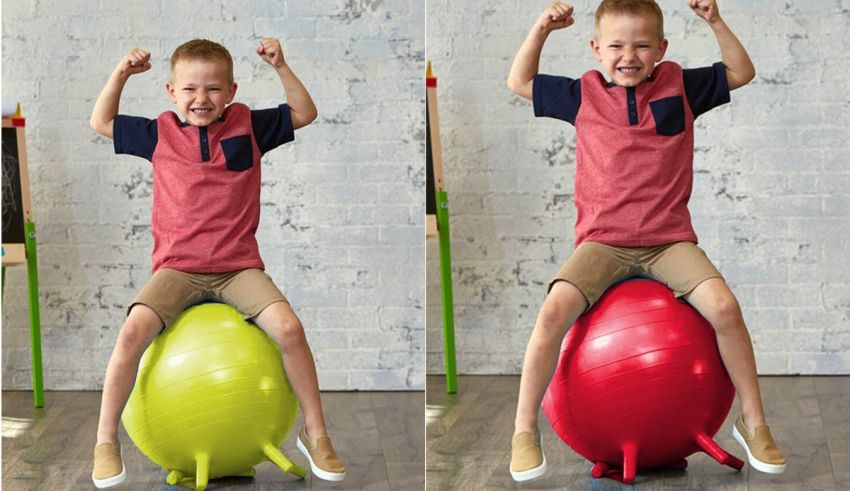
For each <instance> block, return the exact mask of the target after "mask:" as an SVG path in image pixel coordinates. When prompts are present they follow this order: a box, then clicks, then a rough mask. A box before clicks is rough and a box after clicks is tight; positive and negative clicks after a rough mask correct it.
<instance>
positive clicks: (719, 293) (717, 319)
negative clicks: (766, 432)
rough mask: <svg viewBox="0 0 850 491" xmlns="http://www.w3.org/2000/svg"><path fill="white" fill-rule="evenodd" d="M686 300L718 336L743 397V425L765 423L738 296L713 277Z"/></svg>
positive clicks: (739, 392) (726, 360)
mask: <svg viewBox="0 0 850 491" xmlns="http://www.w3.org/2000/svg"><path fill="white" fill-rule="evenodd" d="M685 299H686V300H687V301H688V302H689V303H690V304H691V305H693V306H694V308H696V309H697V310H698V311H699V312H700V314H702V315H703V317H705V318H706V319H708V322H710V323H711V325H712V326H713V327H714V330H715V332H716V333H717V345H718V347H719V348H720V357H721V358H722V359H723V364H724V365H725V366H726V371H728V372H729V377H730V378H731V379H732V385H734V386H735V391H736V392H737V393H738V397H740V398H741V411H742V412H743V416H744V424H746V425H747V426H748V427H750V428H755V427H757V426H760V425H763V424H766V423H765V419H764V407H763V406H762V401H761V392H760V391H759V381H758V375H757V373H756V359H755V355H754V354H753V343H752V341H751V340H750V334H749V332H748V331H747V326H746V325H745V324H744V315H743V314H742V313H741V307H740V306H739V305H738V300H737V299H736V298H735V295H734V294H733V293H732V291H731V290H730V289H729V287H728V286H727V285H726V282H725V281H723V280H722V279H720V278H710V279H708V280H705V281H703V282H702V283H700V284H699V285H698V286H697V287H696V288H695V289H694V291H692V292H691V293H689V294H688V295H687V296H686V297H685Z"/></svg>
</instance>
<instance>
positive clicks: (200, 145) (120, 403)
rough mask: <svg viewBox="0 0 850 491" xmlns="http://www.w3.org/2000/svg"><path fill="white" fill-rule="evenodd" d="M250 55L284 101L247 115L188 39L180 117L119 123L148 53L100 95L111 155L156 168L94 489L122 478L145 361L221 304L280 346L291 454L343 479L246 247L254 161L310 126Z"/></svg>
mask: <svg viewBox="0 0 850 491" xmlns="http://www.w3.org/2000/svg"><path fill="white" fill-rule="evenodd" d="M256 51H257V54H258V55H259V56H260V57H261V58H262V59H263V60H264V61H266V62H267V63H268V64H269V65H271V66H272V67H273V69H274V70H275V71H276V72H277V74H278V76H279V77H280V80H281V82H282V84H283V89H284V92H285V93H286V98H287V103H286V104H281V105H280V106H278V107H276V108H271V109H263V110H251V109H249V108H248V107H247V106H245V105H243V104H239V103H233V104H231V103H232V102H233V99H234V97H235V95H236V89H237V85H236V83H235V82H234V80H233V60H232V58H231V56H230V53H229V52H228V51H227V50H226V49H225V48H224V47H223V46H221V45H219V44H217V43H214V42H211V41H207V40H200V39H196V40H193V41H189V42H188V43H185V44H183V45H181V46H180V47H178V48H177V49H176V50H175V51H174V54H173V55H172V57H171V77H170V80H169V81H168V83H167V84H166V90H167V92H168V96H169V98H170V99H171V100H172V102H173V103H174V104H175V105H176V107H177V111H178V112H179V113H180V115H181V116H183V118H184V120H183V121H181V120H180V118H179V116H178V115H177V114H175V113H174V112H171V111H169V112H165V113H162V114H161V115H160V116H159V117H158V118H156V119H153V120H151V119H147V118H143V117H136V116H126V115H120V114H118V104H119V101H120V98H121V92H122V90H123V88H124V85H125V84H126V82H127V80H128V79H129V77H130V76H132V75H135V74H139V73H143V72H145V71H147V70H149V69H150V67H151V63H150V57H151V54H150V53H149V52H147V51H144V50H141V49H133V50H131V51H130V52H129V53H128V54H127V55H126V56H124V58H122V60H121V61H120V62H119V64H118V66H117V67H116V68H115V69H114V70H113V72H112V75H111V76H110V78H109V80H108V81H107V83H106V86H105V87H104V88H103V91H102V92H101V94H100V96H99V97H98V99H97V102H96V103H95V107H94V110H93V112H92V116H91V127H92V128H93V129H94V130H95V131H97V132H98V133H100V134H101V135H103V136H105V137H107V138H112V139H114V145H115V152H116V153H123V154H130V155H135V156H138V157H142V158H145V159H147V160H149V161H151V163H152V164H153V176H154V177H153V183H154V184H153V213H152V217H151V225H152V226H151V231H152V234H153V238H154V248H153V256H152V263H153V266H152V270H153V276H152V277H151V279H150V281H149V282H148V283H147V284H146V285H145V287H144V288H142V290H141V292H140V293H139V294H138V295H137V296H136V298H135V300H134V301H133V302H132V303H131V304H130V306H129V308H128V314H127V318H126V320H125V321H124V324H123V325H122V326H121V330H120V331H119V334H118V339H117V341H116V343H115V349H114V351H113V353H112V356H111V357H110V359H109V364H108V366H107V369H106V376H105V379H104V386H103V396H102V399H101V408H100V419H99V422H98V429H97V443H96V446H95V450H94V465H93V470H92V480H93V481H94V484H95V486H97V487H98V488H104V487H110V486H115V485H117V484H120V483H121V482H123V481H124V480H125V479H126V469H125V467H124V464H123V462H122V458H121V451H120V445H119V443H118V418H119V417H120V415H121V412H122V411H123V409H124V406H125V404H126V403H127V399H128V397H129V396H130V392H131V391H132V389H133V383H134V380H135V376H136V371H137V370H138V365H139V361H140V359H141V356H142V353H143V352H144V351H145V349H146V348H147V347H148V345H150V343H151V342H152V341H153V339H154V338H155V337H156V335H157V334H159V333H160V331H162V330H163V329H165V328H167V327H168V326H169V325H170V324H171V323H172V322H173V321H174V320H175V318H176V317H177V316H178V315H179V314H180V312H182V311H183V310H184V309H185V308H187V307H189V306H191V305H193V304H195V303H198V302H201V301H204V300H208V299H209V300H218V301H222V302H225V303H228V304H230V305H233V306H234V307H235V308H236V309H237V310H239V311H240V312H241V313H242V314H243V315H244V317H245V318H246V319H250V320H252V321H253V322H254V323H255V324H256V325H257V326H259V327H260V328H261V329H263V330H264V331H265V332H266V333H268V334H269V336H270V337H271V338H272V339H273V340H274V341H275V342H277V344H278V346H279V347H280V350H281V352H282V353H283V355H284V356H283V365H284V367H285V369H286V372H287V374H288V377H289V381H290V383H291V385H292V388H293V390H294V392H295V395H296V396H297V398H298V400H299V402H300V404H301V408H302V410H303V413H304V428H303V429H302V430H301V432H300V433H299V435H298V439H297V446H298V448H299V449H300V450H301V451H302V453H304V455H305V457H306V458H307V459H308V461H309V462H310V469H311V471H312V473H313V474H314V475H316V476H318V477H320V478H322V479H327V480H333V481H339V480H342V479H343V478H344V477H345V467H344V466H343V465H342V463H341V462H340V460H339V459H338V457H337V456H336V453H335V451H334V449H333V446H332V445H331V441H330V438H329V437H328V436H327V430H326V428H325V421H324V413H323V411H322V403H321V399H320V396H319V385H318V379H317V375H316V367H315V364H314V362H313V355H312V352H311V350H310V347H309V345H308V344H307V338H306V336H305V334H304V329H303V327H302V325H301V322H300V321H299V319H298V317H297V316H296V315H295V313H294V312H293V311H292V308H291V307H290V305H289V303H288V301H287V300H286V297H284V296H283V294H282V293H281V292H280V290H279V289H278V288H277V286H276V285H275V284H274V282H273V281H272V279H271V278H270V277H269V276H268V275H267V274H266V273H265V272H264V271H263V269H264V264H263V261H262V259H261V258H260V253H259V249H258V245H257V240H256V238H255V232H256V230H257V226H258V224H259V217H260V157H261V156H262V155H263V154H264V153H266V152H268V151H270V150H272V149H274V148H276V147H278V146H280V145H283V144H285V143H288V142H290V141H292V140H293V139H294V138H295V133H294V131H295V130H296V129H298V128H301V127H303V126H306V125H307V124H309V123H310V122H312V121H313V120H314V119H315V118H316V106H315V105H314V104H313V100H312V99H311V97H310V94H309V93H308V92H307V90H306V89H305V88H304V85H302V83H301V81H300V80H299V79H298V77H296V76H295V73H294V72H293V71H292V70H291V68H290V67H289V65H288V64H287V63H286V61H285V60H284V57H283V50H282V48H281V46H280V42H279V41H278V40H276V39H272V38H264V39H262V40H261V41H260V43H259V45H258V46H257V49H256Z"/></svg>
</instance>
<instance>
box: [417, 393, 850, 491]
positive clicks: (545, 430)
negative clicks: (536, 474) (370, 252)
mask: <svg viewBox="0 0 850 491" xmlns="http://www.w3.org/2000/svg"><path fill="white" fill-rule="evenodd" d="M461 379H462V380H461V381H460V383H459V385H460V387H461V388H462V391H461V392H460V393H459V394H457V395H448V394H445V393H444V391H443V390H442V389H443V387H442V385H443V379H442V377H439V376H429V377H428V391H427V401H428V403H427V416H426V417H427V420H428V422H427V435H426V436H427V454H428V463H427V466H428V475H427V477H428V488H429V489H432V488H433V489H445V488H449V489H464V490H467V489H470V490H472V489H517V488H522V489H527V488H529V487H531V488H535V489H551V488H561V489H564V488H569V489H571V488H587V487H592V488H593V489H629V488H631V487H630V486H624V485H622V484H620V483H617V482H615V481H611V480H607V479H600V480H594V479H593V478H592V477H591V476H590V467H591V466H590V464H589V463H588V462H586V461H584V459H582V458H581V457H580V456H578V455H576V454H575V453H574V452H573V451H572V450H570V449H569V448H568V447H567V446H566V445H565V444H564V443H563V442H561V441H560V440H559V439H558V438H557V436H556V435H555V434H554V432H553V431H552V429H551V427H550V426H549V425H548V424H547V423H546V421H545V419H544V418H543V416H542V415H541V416H540V429H541V432H542V434H543V445H544V447H543V448H544V452H545V454H546V458H547V461H548V463H549V471H548V472H547V474H546V475H545V476H544V477H542V478H540V479H537V480H535V481H532V482H530V483H524V484H517V483H514V482H513V480H512V479H511V478H510V474H509V460H510V456H509V452H510V433H511V432H512V429H513V415H514V411H515V405H516V400H515V399H516V389H517V388H518V383H519V377H517V376H492V377H483V376H476V377H470V376H462V377H461ZM760 383H761V387H762V397H763V399H764V404H765V412H766V415H767V420H768V423H769V424H770V425H771V429H772V431H773V434H774V436H775V437H776V438H777V441H778V442H779V444H780V447H781V448H782V450H783V451H784V452H785V454H786V456H787V457H788V459H789V464H788V470H787V471H786V473H785V474H783V475H778V476H776V475H770V474H764V473H761V472H758V471H754V470H751V469H750V467H749V466H748V465H746V466H745V467H744V469H743V470H742V471H741V472H737V471H735V470H733V469H731V468H729V467H726V466H722V465H720V464H718V463H717V462H715V461H714V460H713V459H711V458H710V457H708V456H707V455H705V454H702V453H698V454H694V455H692V456H691V457H689V459H688V460H689V467H688V469H687V470H686V471H675V470H658V471H641V472H640V473H639V474H638V477H637V480H636V485H637V487H638V488H639V489H642V490H643V489H650V490H658V489H661V490H667V489H711V490H714V489H723V490H747V489H754V490H756V489H771V490H773V489H787V490H806V489H827V490H828V489H850V450H848V446H850V436H848V434H847V432H848V431H850V377H761V378H760ZM816 389H817V390H816ZM738 414H740V405H739V402H738V401H736V402H735V404H734V405H733V407H732V409H731V411H730V413H729V416H728V417H727V419H726V421H725V422H724V424H723V426H722V427H721V429H720V430H719V431H718V433H717V435H716V436H715V440H716V441H717V442H718V444H719V445H720V446H721V447H723V448H724V449H726V450H727V451H729V452H730V453H732V454H734V455H737V456H738V457H745V453H744V451H743V449H741V448H740V446H739V445H738V443H737V442H736V441H735V440H734V439H733V437H732V435H731V430H732V425H733V424H734V421H735V419H736V418H737V416H738ZM825 428H826V429H827V431H824V429H825ZM833 429H834V431H833Z"/></svg>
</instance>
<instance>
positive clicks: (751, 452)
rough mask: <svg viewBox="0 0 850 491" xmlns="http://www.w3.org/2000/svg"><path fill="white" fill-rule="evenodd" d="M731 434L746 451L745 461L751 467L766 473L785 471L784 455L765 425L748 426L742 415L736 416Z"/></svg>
mask: <svg viewBox="0 0 850 491" xmlns="http://www.w3.org/2000/svg"><path fill="white" fill-rule="evenodd" d="M732 436H734V437H735V440H737V441H738V443H740V444H741V446H742V447H744V450H746V451H747V461H749V463H750V466H752V468H753V469H755V470H757V471H761V472H766V473H768V474H782V473H783V472H785V456H783V455H782V451H781V450H779V447H778V446H777V445H776V442H775V441H774V440H773V435H771V434H770V428H768V426H767V425H761V426H757V427H755V428H749V427H748V426H747V425H745V424H744V417H743V416H738V419H737V420H736V421H735V426H733V427H732Z"/></svg>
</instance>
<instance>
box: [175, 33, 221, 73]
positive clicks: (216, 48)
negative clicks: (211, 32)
mask: <svg viewBox="0 0 850 491" xmlns="http://www.w3.org/2000/svg"><path fill="white" fill-rule="evenodd" d="M181 60H204V61H217V62H222V63H224V64H225V66H226V68H227V76H228V79H229V80H228V81H229V82H230V83H233V58H232V57H231V56H230V52H229V51H227V48H225V47H224V46H222V45H220V44H218V43H215V42H213V41H209V40H206V39H193V40H191V41H189V42H186V43H183V44H181V45H180V46H178V47H177V49H175V50H174V53H173V54H172V55H171V79H172V80H174V67H175V66H176V65H177V62H178V61H181Z"/></svg>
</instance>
